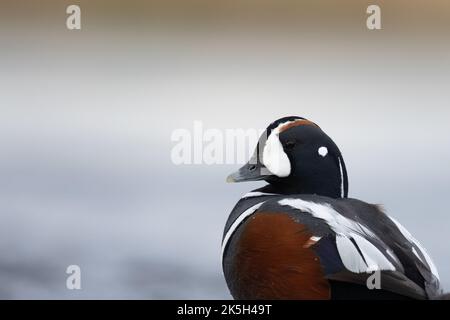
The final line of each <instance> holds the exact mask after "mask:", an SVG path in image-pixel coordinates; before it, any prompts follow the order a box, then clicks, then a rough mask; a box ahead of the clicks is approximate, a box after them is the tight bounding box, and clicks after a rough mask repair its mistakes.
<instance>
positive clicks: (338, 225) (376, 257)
mask: <svg viewBox="0 0 450 320" xmlns="http://www.w3.org/2000/svg"><path fill="white" fill-rule="evenodd" d="M278 203H279V204H281V205H287V206H290V207H293V208H296V209H299V210H301V211H303V212H308V213H310V214H311V215H312V216H314V217H316V218H319V219H322V220H324V221H325V222H326V223H327V224H328V225H329V226H330V228H331V229H332V230H333V231H334V232H335V233H336V245H337V248H338V251H339V255H340V256H341V259H342V262H343V263H344V266H345V267H346V268H347V269H348V270H350V271H352V272H356V273H361V272H372V271H374V270H395V267H394V265H393V264H392V263H391V262H390V261H389V259H388V258H387V257H386V255H384V253H383V252H381V251H380V250H379V249H378V248H377V247H376V246H374V245H373V244H372V243H370V241H369V240H368V239H370V238H373V239H374V240H377V241H380V242H381V240H380V239H379V238H378V237H377V236H376V235H375V234H374V233H373V232H372V231H370V230H369V229H367V228H366V227H365V226H363V225H361V224H359V223H358V222H356V221H353V220H351V219H348V218H346V217H344V216H343V215H341V214H340V213H339V212H337V211H336V210H334V209H333V208H332V207H331V206H330V205H329V204H318V203H314V202H309V201H304V200H301V199H283V200H280V201H279V202H278ZM352 239H353V241H354V242H353V241H352ZM355 243H356V245H355ZM358 249H359V250H358ZM360 251H361V252H362V256H361V254H360V253H359V252H360ZM391 258H393V260H394V261H395V262H397V263H399V264H400V262H398V260H397V259H394V257H391ZM364 260H365V261H366V262H367V263H366V262H364Z"/></svg>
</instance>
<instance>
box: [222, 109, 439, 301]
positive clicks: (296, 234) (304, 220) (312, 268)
mask: <svg viewBox="0 0 450 320" xmlns="http://www.w3.org/2000/svg"><path fill="white" fill-rule="evenodd" d="M253 180H265V181H267V182H268V184H267V185H266V186H265V187H262V188H260V189H257V190H254V191H252V192H249V193H247V194H246V195H244V196H243V197H242V198H241V199H240V200H239V202H238V203H237V204H236V206H235V207H234V209H233V211H232V212H231V214H230V216H229V218H228V221H227V223H226V226H225V230H224V235H223V242H222V259H223V260H222V263H223V271H224V274H225V278H226V282H227V284H228V287H229V289H230V292H231V294H232V296H233V297H234V298H235V299H434V298H437V297H438V296H440V295H441V294H442V290H441V286H440V283H439V275H438V272H437V270H436V267H435V266H434V264H433V262H432V260H431V258H430V257H429V255H428V254H427V253H426V251H425V249H424V248H423V247H422V246H421V245H420V243H419V242H418V241H417V240H416V239H414V237H413V236H412V235H411V234H410V233H409V232H408V231H407V230H406V229H405V228H404V227H403V226H401V225H400V223H398V222H397V221H396V220H395V219H394V218H392V217H389V216H388V215H386V214H385V213H384V212H383V211H382V210H381V208H380V207H379V206H376V205H372V204H368V203H365V202H363V201H360V200H356V199H350V198H347V194H348V178H347V171H346V167H345V163H344V159H343V158H342V154H341V152H340V151H339V149H338V147H337V146H336V144H335V143H334V142H333V140H331V138H330V137H329V136H327V135H326V134H325V132H323V131H322V130H321V129H320V127H319V126H318V125H316V124H315V123H313V122H311V121H309V120H306V119H304V118H300V117H286V118H282V119H279V120H277V121H275V122H273V123H272V124H271V125H269V127H268V128H267V129H266V132H265V133H264V134H263V135H262V136H261V138H260V139H259V142H258V146H257V148H256V151H255V153H254V155H253V156H252V158H251V159H250V161H249V162H248V163H247V164H246V165H244V166H243V167H242V168H241V169H239V170H238V171H237V172H236V173H234V174H232V175H230V176H229V177H228V179H227V181H229V182H240V181H253ZM375 272H377V273H375ZM375 274H376V276H378V287H377V285H376V282H377V280H376V279H375V278H373V279H374V280H373V281H372V280H371V279H369V277H371V276H372V275H373V276H375ZM368 280H370V281H371V282H372V284H375V285H372V286H371V288H372V289H369V286H368V285H367V283H368V282H369V281H368Z"/></svg>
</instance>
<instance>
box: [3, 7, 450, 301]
mask: <svg viewBox="0 0 450 320" xmlns="http://www.w3.org/2000/svg"><path fill="white" fill-rule="evenodd" d="M71 4H77V5H79V6H80V7H81V23H82V29H81V30H77V31H70V30H68V29H67V28H66V18H67V17H68V15H67V14H66V8H67V6H68V5H71ZM370 4H377V5H379V6H380V7H381V18H382V30H376V31H370V30H368V29H367V28H366V18H367V16H368V15H367V14H366V8H367V7H368V5H370ZM449 29H450V3H449V2H448V1H445V0H440V1H438V0H429V1H417V0H397V1H361V0H352V1H349V0H344V1H323V0H314V1H312V0H308V1H304V0H296V1H290V0H237V1H210V0H209V1H206V0H196V1H191V0H187V1H181V0H169V1H167V0H164V1H163V0H160V1H156V0H155V1H137V0H131V1H115V0H103V1H95V0H94V1H92V0H90V1H87V0H86V1H61V0H60V1H56V0H54V1H37V0H36V1H23V0H14V1H13V0H5V1H1V2H0V45H1V50H0V253H1V254H0V256H1V258H0V298H4V299H17V298H31V299H47V298H63V299H79V298H88V299H90V298H137V299H141V298H142V299H147V298H154V299H168V298H186V299H190V298H192V299H197V298H201V299H216V298H225V299H228V298H231V296H230V295H229V293H228V289H227V288H226V284H225V282H224V280H223V276H222V271H221V265H220V242H221V237H222V230H223V226H224V223H225V221H226V219H227V216H228V214H229V212H230V211H231V209H232V207H233V206H234V204H235V203H236V201H237V200H238V199H239V197H240V196H241V195H242V194H244V193H245V192H247V191H248V190H251V189H254V188H256V187H259V186H260V185H261V184H260V183H250V184H235V185H233V184H226V183H225V177H226V175H227V174H228V173H229V172H231V171H233V170H235V169H236V168H237V167H238V166H239V165H238V164H236V165H178V166H177V165H174V164H173V163H172V161H171V150H172V148H173V146H174V145H175V143H174V142H172V141H171V134H172V132H173V131H174V130H176V129H178V128H185V129H187V130H192V127H193V122H194V121H195V120H199V121H202V123H203V125H204V128H205V129H208V128H214V129H219V130H225V129H233V128H244V129H246V128H257V129H262V128H265V127H266V126H267V125H268V124H269V123H270V122H271V121H273V120H275V119H277V118H279V117H282V116H286V115H299V116H304V117H307V118H309V119H311V120H312V121H314V122H316V123H318V124H319V125H320V126H321V127H322V128H323V129H324V130H325V131H326V132H327V133H328V134H329V135H330V136H331V137H333V139H334V140H335V141H336V143H337V144H338V145H339V146H340V148H341V150H342V152H343V154H344V158H345V160H346V163H347V167H348V170H349V178H350V195H351V197H355V198H359V199H362V200H365V201H368V202H372V203H379V204H383V205H384V206H385V208H386V210H387V211H388V212H389V213H390V214H391V215H392V216H394V217H395V218H397V219H398V220H400V221H401V222H402V223H403V224H404V225H405V226H406V227H407V228H408V229H409V230H410V231H411V233H412V234H414V235H415V236H416V238H418V239H419V240H420V241H421V243H422V244H423V245H424V246H425V247H426V248H427V249H428V251H429V253H430V255H431V256H432V257H433V258H434V260H435V262H436V264H437V267H438V269H439V271H440V275H441V280H442V282H443V285H444V287H445V289H447V290H450V254H449V243H450V241H449V233H448V228H449V226H450V215H449V209H448V205H447V201H446V199H447V196H448V194H449V191H450V167H449V163H450V126H449V120H450V108H449V99H450V90H449V84H450V41H449V40H450V39H449V38H450V33H449V32H448V31H449ZM71 264H76V265H79V266H80V267H81V275H82V280H81V281H82V282H81V285H82V290H67V289H66V277H67V274H66V273H65V271H66V268H67V266H68V265H71Z"/></svg>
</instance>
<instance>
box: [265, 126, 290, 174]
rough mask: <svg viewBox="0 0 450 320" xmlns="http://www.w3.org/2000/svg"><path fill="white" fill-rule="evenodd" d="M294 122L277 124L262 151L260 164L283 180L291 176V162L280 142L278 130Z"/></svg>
mask: <svg viewBox="0 0 450 320" xmlns="http://www.w3.org/2000/svg"><path fill="white" fill-rule="evenodd" d="M291 122H294V121H287V122H284V123H281V124H279V125H278V126H277V127H276V128H275V129H273V130H272V132H271V133H270V135H269V137H268V138H267V140H266V144H265V145H264V149H263V157H262V162H263V164H264V165H265V166H266V168H267V169H268V170H269V171H270V172H271V173H272V174H274V175H276V176H278V177H280V178H284V177H287V176H289V175H290V174H291V162H290V161H289V158H288V156H287V154H286V153H285V152H284V149H283V145H282V144H281V142H280V137H279V135H280V128H281V127H283V126H285V125H287V124H289V123H291Z"/></svg>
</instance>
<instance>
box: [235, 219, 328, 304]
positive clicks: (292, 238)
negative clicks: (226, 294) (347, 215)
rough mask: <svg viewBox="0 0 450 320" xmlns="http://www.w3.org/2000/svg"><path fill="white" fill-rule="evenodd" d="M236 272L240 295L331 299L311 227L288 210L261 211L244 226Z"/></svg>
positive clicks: (237, 253)
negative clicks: (288, 212) (286, 212)
mask: <svg viewBox="0 0 450 320" xmlns="http://www.w3.org/2000/svg"><path fill="white" fill-rule="evenodd" d="M242 227H243V231H242V234H241V237H240V239H239V241H238V243H237V245H238V247H237V251H236V256H235V260H234V261H235V264H234V272H233V274H234V276H235V277H237V279H239V280H238V281H236V282H235V283H236V284H237V285H238V288H236V289H237V290H236V291H235V298H237V299H249V298H250V297H252V298H253V299H329V298H330V285H329V283H328V280H326V279H325V278H324V273H323V271H322V267H321V265H320V260H319V257H318V256H317V255H316V254H315V252H314V250H313V248H312V246H313V243H312V242H311V236H313V234H311V233H310V232H309V230H308V229H307V228H306V227H305V226H304V225H303V224H300V223H297V222H295V221H294V220H293V219H292V218H291V217H290V216H289V215H287V214H285V213H275V212H260V213H257V214H255V215H254V216H252V217H250V218H249V219H248V220H247V221H246V222H245V223H244V225H243V226H242Z"/></svg>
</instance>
